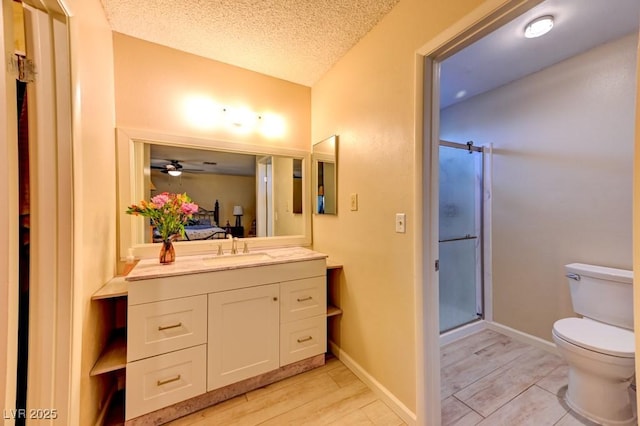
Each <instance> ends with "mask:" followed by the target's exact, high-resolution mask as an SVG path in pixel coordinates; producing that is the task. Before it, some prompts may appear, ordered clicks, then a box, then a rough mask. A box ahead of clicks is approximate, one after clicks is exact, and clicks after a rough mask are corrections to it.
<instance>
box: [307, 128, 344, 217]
mask: <svg viewBox="0 0 640 426" xmlns="http://www.w3.org/2000/svg"><path fill="white" fill-rule="evenodd" d="M337 152H338V136H335V135H334V136H331V137H329V138H327V139H324V140H322V141H320V142H318V143H316V144H314V145H313V151H312V154H311V156H312V161H313V181H314V182H313V188H314V210H313V212H314V213H316V214H337V213H338V196H337V195H338V194H337V189H338V178H337V173H338V161H337V157H338V156H337Z"/></svg>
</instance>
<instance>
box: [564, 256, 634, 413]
mask: <svg viewBox="0 0 640 426" xmlns="http://www.w3.org/2000/svg"><path fill="white" fill-rule="evenodd" d="M565 270H566V276H567V279H568V281H569V287H570V290H571V301H572V303H573V309H574V311H575V312H576V313H577V314H579V315H582V318H564V319H561V320H558V321H556V322H555V323H554V324H553V333H552V334H553V341H554V342H555V344H556V346H557V347H558V351H559V352H560V354H561V355H562V357H563V358H564V359H565V360H566V361H567V363H568V364H569V387H568V389H567V393H566V402H567V404H568V405H569V407H571V409H572V410H574V411H575V412H577V413H578V414H580V415H582V416H584V417H586V418H588V419H590V420H592V421H594V422H596V423H600V424H603V425H634V424H636V416H635V414H634V412H633V409H632V405H631V396H630V394H629V386H630V384H631V380H632V379H633V378H634V365H635V361H634V355H635V354H634V351H635V342H634V334H633V273H632V272H631V271H626V270H622V269H614V268H606V267H603V266H594V265H586V264H582V263H572V264H570V265H566V266H565Z"/></svg>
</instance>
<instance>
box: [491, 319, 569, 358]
mask: <svg viewBox="0 0 640 426" xmlns="http://www.w3.org/2000/svg"><path fill="white" fill-rule="evenodd" d="M486 324H487V328H488V329H489V330H493V331H495V332H498V333H502V334H504V335H506V336H509V337H511V338H513V339H515V340H518V341H520V342H522V343H526V344H528V345H531V346H533V347H536V348H538V349H542V350H545V351H547V352H551V353H553V354H556V355H560V353H559V352H558V348H556V345H555V344H554V343H553V342H550V341H548V340H544V339H541V338H539V337H536V336H532V335H530V334H527V333H523V332H522V331H518V330H516V329H514V328H511V327H507V326H506V325H502V324H499V323H497V322H490V321H486Z"/></svg>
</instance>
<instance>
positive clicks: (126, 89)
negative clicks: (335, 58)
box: [113, 33, 311, 151]
mask: <svg viewBox="0 0 640 426" xmlns="http://www.w3.org/2000/svg"><path fill="white" fill-rule="evenodd" d="M113 43H114V58H115V90H116V92H115V93H116V120H117V125H118V127H125V128H134V129H141V130H151V131H153V132H155V133H165V134H171V135H181V136H192V137H199V138H207V139H214V140H224V141H230V142H238V143H251V144H258V145H265V146H274V147H283V148H297V149H302V150H306V151H309V150H310V148H309V147H310V133H311V124H310V121H311V109H310V107H311V98H310V96H311V90H310V88H308V87H305V86H301V85H298V84H294V83H290V82H287V81H284V80H279V79H276V78H273V77H268V76H266V75H263V74H258V73H256V72H253V71H248V70H245V69H242V68H238V67H234V66H231V65H227V64H223V63H221V62H217V61H212V60H210V59H205V58H202V57H200V56H196V55H192V54H188V53H184V52H180V51H178V50H175V49H170V48H167V47H163V46H160V45H157V44H153V43H149V42H146V41H143V40H139V39H136V38H132V37H129V36H126V35H123V34H119V33H114V34H113ZM194 98H206V99H209V100H211V101H213V102H217V103H220V104H222V105H226V106H231V107H240V106H244V107H246V108H249V109H250V110H252V111H255V112H260V113H264V112H272V113H275V114H278V115H280V116H281V117H282V118H283V119H284V122H285V133H284V135H283V136H281V137H276V138H267V137H265V136H262V135H261V134H259V133H257V132H249V133H244V134H241V133H237V132H233V131H230V130H229V129H228V128H226V127H224V126H211V127H206V126H203V127H198V126H197V125H195V124H193V123H192V121H191V119H192V118H193V116H192V115H191V116H190V115H187V113H186V106H185V102H187V101H188V100H190V99H194Z"/></svg>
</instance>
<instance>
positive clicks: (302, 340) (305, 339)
mask: <svg viewBox="0 0 640 426" xmlns="http://www.w3.org/2000/svg"><path fill="white" fill-rule="evenodd" d="M312 339H313V337H311V336H307V337H302V338H300V339H298V343H303V342H308V341H309V340H312Z"/></svg>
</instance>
